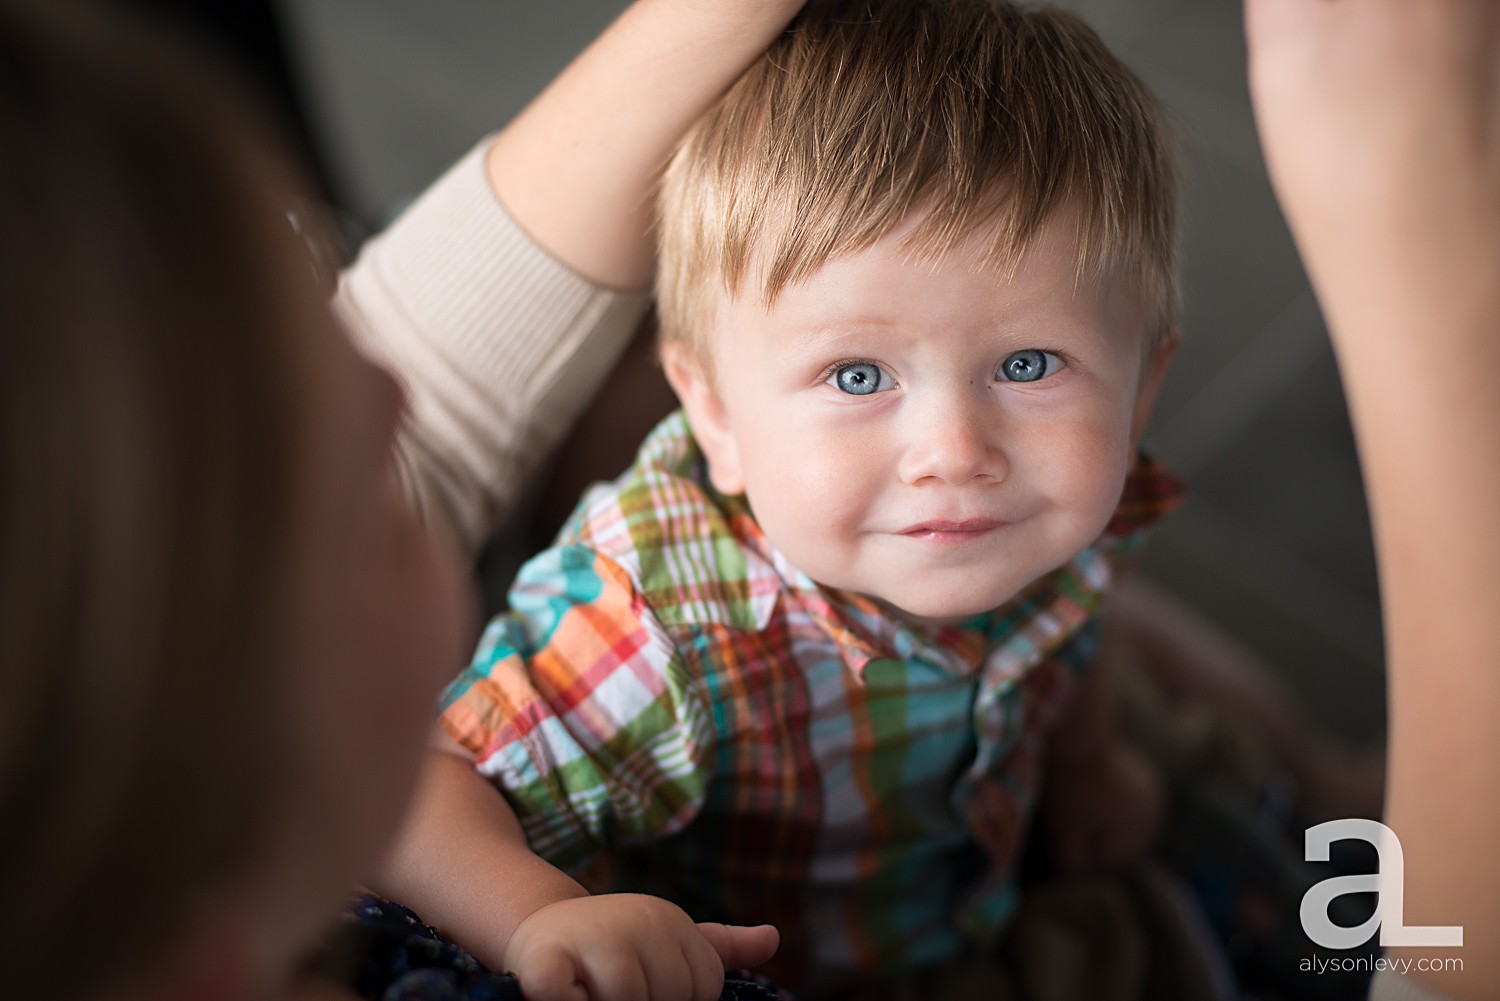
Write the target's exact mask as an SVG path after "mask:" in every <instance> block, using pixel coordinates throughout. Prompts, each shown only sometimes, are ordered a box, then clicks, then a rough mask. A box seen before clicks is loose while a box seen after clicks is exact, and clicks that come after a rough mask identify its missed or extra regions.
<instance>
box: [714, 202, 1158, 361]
mask: <svg viewBox="0 0 1500 1001" xmlns="http://www.w3.org/2000/svg"><path fill="white" fill-rule="evenodd" d="M922 221H923V219H922V217H921V216H916V215H914V216H912V217H908V218H907V219H905V220H903V221H902V223H901V224H900V225H898V226H897V227H896V228H894V229H893V230H892V231H891V232H889V233H887V234H885V235H884V236H882V237H880V238H879V239H877V240H876V241H875V242H874V243H873V244H871V245H870V246H868V247H865V248H864V249H861V250H858V251H855V252H854V253H850V254H846V255H843V256H840V257H836V258H834V259H832V260H829V261H827V262H825V263H824V264H823V265H822V266H820V267H818V268H817V269H816V270H814V271H813V272H812V273H811V274H810V275H808V276H807V277H806V278H804V279H802V280H799V281H796V282H791V283H788V284H787V285H786V286H785V287H783V288H781V289H780V290H779V291H777V292H776V293H775V294H774V296H770V295H766V296H763V295H761V294H760V292H759V290H760V289H761V288H764V276H765V272H764V269H765V267H766V266H767V265H766V256H767V255H768V253H769V249H768V244H769V243H770V242H771V241H769V240H762V241H761V243H760V245H758V246H757V249H756V253H755V255H754V257H753V258H752V279H751V281H749V282H747V283H746V286H747V287H746V288H743V289H741V290H740V291H739V292H738V293H732V292H729V291H725V290H722V289H721V290H720V292H719V296H718V300H719V301H718V303H717V308H716V314H717V319H718V322H717V323H716V324H715V327H716V328H719V329H721V330H723V329H729V328H733V327H736V326H742V325H743V324H744V322H745V321H746V320H750V321H752V322H755V321H766V322H770V323H771V324H773V325H787V326H790V327H793V328H796V329H800V330H804V331H807V330H815V329H818V328H819V327H822V326H832V327H841V328H842V327H847V326H850V325H854V326H858V327H861V328H868V329H872V330H874V329H880V328H882V327H891V328H909V327H913V326H915V327H917V328H921V327H924V326H925V327H932V326H942V327H954V326H957V327H964V328H966V327H970V326H983V327H985V328H986V329H1004V328H1010V327H1014V328H1018V329H1028V328H1029V329H1035V330H1037V331H1038V332H1041V331H1047V332H1050V333H1055V334H1060V333H1064V332H1066V331H1067V330H1070V329H1075V328H1076V330H1077V332H1079V333H1083V332H1089V331H1093V332H1100V331H1101V329H1102V328H1105V327H1107V328H1108V329H1109V331H1111V332H1116V333H1118V334H1119V335H1120V336H1126V335H1128V334H1131V333H1135V334H1140V333H1141V330H1142V327H1143V323H1142V309H1141V296H1140V294H1139V289H1138V288H1137V284H1136V283H1135V282H1133V281H1130V280H1128V279H1127V278H1126V277H1125V274H1124V271H1123V269H1121V268H1118V267H1104V268H1101V267H1088V266H1085V264H1084V263H1083V255H1082V249H1081V246H1080V239H1079V235H1078V234H1079V227H1078V224H1077V217H1076V214H1075V213H1072V212H1060V213H1056V214H1054V216H1053V217H1052V218H1051V219H1049V220H1048V221H1047V222H1045V223H1043V224H1042V225H1041V226H1040V227H1039V228H1038V229H1037V231H1036V234H1035V236H1034V237H1033V238H1032V240H1031V241H1030V242H1029V243H1028V244H1027V245H1026V246H1025V247H1024V248H1022V249H1021V250H1020V251H1019V252H997V249H996V245H997V235H996V232H995V230H994V229H993V227H977V228H975V229H973V230H972V231H971V232H969V233H967V234H964V235H962V236H961V237H959V238H957V239H955V240H952V241H949V242H948V243H947V245H942V244H939V243H937V242H936V241H934V240H932V239H930V238H928V236H929V234H927V233H926V232H924V230H923V228H922V225H921V224H922Z"/></svg>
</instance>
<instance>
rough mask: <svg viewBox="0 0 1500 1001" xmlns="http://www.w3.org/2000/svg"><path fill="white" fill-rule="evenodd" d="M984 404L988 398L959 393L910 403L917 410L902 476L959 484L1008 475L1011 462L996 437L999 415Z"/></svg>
mask: <svg viewBox="0 0 1500 1001" xmlns="http://www.w3.org/2000/svg"><path fill="white" fill-rule="evenodd" d="M916 402H917V401H911V403H916ZM911 403H909V404H908V405H909V406H911ZM983 404H984V401H983V400H977V399H976V400H969V399H964V398H960V397H958V395H957V394H955V396H954V397H950V398H947V399H934V400H929V401H924V402H923V403H922V404H921V405H919V406H911V409H912V410H914V411H916V412H915V413H912V414H911V415H910V416H911V418H912V420H911V425H910V427H909V435H908V439H907V445H906V449H905V451H904V453H903V455H902V461H901V467H900V475H901V479H902V480H903V481H904V482H906V483H911V484H919V483H922V482H923V481H931V482H934V483H949V484H955V485H957V484H965V483H970V482H973V481H975V480H982V481H991V482H998V481H1000V480H1003V479H1004V478H1005V477H1006V475H1007V473H1009V471H1010V467H1009V464H1008V463H1007V462H1006V459H1005V454H1004V452H1003V450H1002V449H1001V448H1000V447H999V444H998V442H997V441H996V440H995V433H994V428H993V422H994V415H993V414H992V413H990V412H989V411H988V410H987V408H986V407H985V406H984V405H983Z"/></svg>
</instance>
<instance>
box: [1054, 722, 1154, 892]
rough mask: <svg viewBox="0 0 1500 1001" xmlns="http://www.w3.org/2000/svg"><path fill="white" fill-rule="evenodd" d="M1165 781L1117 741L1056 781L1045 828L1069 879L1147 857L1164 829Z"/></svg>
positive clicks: (1058, 863)
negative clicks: (1162, 827)
mask: <svg viewBox="0 0 1500 1001" xmlns="http://www.w3.org/2000/svg"><path fill="white" fill-rule="evenodd" d="M1165 800H1166V795H1165V792H1164V790H1163V786H1162V780H1161V776H1160V775H1159V774H1158V773H1157V771H1156V769H1155V767H1154V766H1152V765H1151V763H1150V762H1148V761H1147V760H1146V759H1145V758H1143V757H1142V756H1141V754H1140V752H1139V751H1137V750H1135V749H1134V748H1133V747H1131V746H1130V745H1128V744H1125V743H1123V742H1121V741H1111V742H1110V743H1108V744H1106V745H1104V746H1102V747H1101V748H1100V749H1099V750H1098V751H1097V752H1096V753H1093V754H1090V755H1088V756H1087V757H1083V758H1079V759H1078V760H1076V761H1074V762H1070V763H1069V764H1068V766H1067V768H1066V769H1065V770H1063V771H1061V772H1059V773H1058V774H1056V775H1055V776H1054V778H1053V784H1052V787H1051V788H1049V789H1048V790H1047V793H1046V800H1045V802H1044V804H1043V816H1042V823H1043V829H1044V833H1045V835H1046V837H1047V838H1048V841H1049V847H1050V849H1051V854H1052V859H1053V862H1054V864H1055V865H1056V867H1057V869H1058V871H1059V872H1061V873H1063V874H1064V875H1070V876H1071V875H1079V874H1082V873H1087V872H1094V871H1098V870H1104V869H1116V868H1119V867H1121V866H1124V865H1128V864H1130V863H1132V862H1136V861H1138V860H1140V859H1142V858H1144V857H1145V855H1146V853H1147V852H1148V851H1149V850H1150V848H1151V845H1152V844H1153V843H1154V842H1155V840H1156V835H1157V833H1158V832H1159V831H1160V829H1161V824H1162V815H1163V813H1164V810H1165Z"/></svg>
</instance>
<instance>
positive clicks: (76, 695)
mask: <svg viewBox="0 0 1500 1001" xmlns="http://www.w3.org/2000/svg"><path fill="white" fill-rule="evenodd" d="M231 91H232V88H231V87H229V86H226V85H225V84H223V83H222V82H220V81H218V80H216V79H214V78H213V75H212V74H211V73H210V72H208V71H207V70H206V69H205V68H204V67H202V66H199V65H196V64H194V63H193V62H192V61H191V60H190V59H189V58H188V57H186V56H184V55H182V54H180V53H179V52H177V51H176V50H174V49H173V48H171V47H170V46H168V45H166V44H164V43H161V42H159V41H157V40H155V39H154V38H152V37H150V36H149V35H148V34H146V33H145V32H143V31H141V30H138V29H137V28H136V27H135V26H134V25H132V24H128V23H124V22H122V21H120V20H119V19H118V18H116V17H114V16H113V15H111V14H109V13H108V12H107V11H103V10H99V9H95V8H94V7H92V6H82V5H75V4H71V3H69V4H58V3H51V4H43V3H7V4H3V5H0V134H3V135H5V136H6V137H7V140H6V152H5V155H4V156H3V157H0V218H3V219H4V220H5V224H4V226H3V227H0V316H3V318H4V319H3V322H0V411H3V413H0V664H3V665H4V670H3V672H0V899H3V900H4V901H5V902H6V909H7V911H8V912H9V914H10V915H11V918H12V920H10V921H7V930H6V933H5V935H3V936H0V969H4V970H6V971H7V972H6V989H7V991H8V992H9V991H14V992H15V993H16V996H18V997H49V998H72V997H132V996H151V997H173V996H181V997H189V996H194V997H196V996H210V991H212V995H213V996H237V995H239V994H247V995H248V994H251V993H254V992H258V991H262V990H265V989H267V988H268V987H270V986H271V985H272V983H273V982H274V980H275V978H277V977H278V976H280V975H282V974H283V973H284V972H285V970H286V969H287V968H288V966H289V965H290V962H291V959H292V957H293V955H294V953H295V951H296V950H297V949H298V948H300V947H301V945H302V943H304V942H305V941H306V940H307V938H308V936H309V934H310V933H311V931H312V930H313V929H314V928H315V927H316V926H317V924H318V923H319V922H320V921H321V920H323V919H324V918H325V917H326V915H327V913H328V912H329V910H330V909H331V908H332V907H333V906H334V905H335V904H336V902H337V900H338V899H339V897H340V895H341V893H342V892H343V890H344V888H345V887H347V886H348V885H350V884H351V882H352V881H354V880H356V879H357V878H358V877H359V876H361V875H363V874H365V873H366V872H367V871H368V869H369V867H370V865H371V863H372V862H373V860H374V859H375V857H376V855H377V853H378V851H379V850H380V849H381V848H382V847H383V845H384V843H385V841H386V839H387V838H388V837H389V835H390V834H391V832H392V830H393V828H394V826H395V824H396V822H397V820H398V819H399V814H400V810H401V807H402V806H403V805H404V802H405V799H406V796H407V794H408V792H409V790H410V787H411V784H412V781H413V779H414V776H415V770H416V766H417V761H418V759H419V752H420V745H421V741H422V734H423V732H424V729H425V724H426V721H427V720H428V718H429V716H430V706H431V696H432V694H433V693H434V692H435V690H436V688H437V685H438V684H439V683H440V682H441V681H442V680H445V678H444V677H440V676H438V675H436V674H434V673H433V672H434V671H446V670H447V669H448V668H449V667H451V665H452V664H453V663H456V662H457V661H456V659H455V658H457V657H458V656H459V654H460V651H459V648H458V642H459V633H460V627H459V622H460V614H459V611H458V609H459V605H460V602H459V592H458V586H459V585H458V583H457V575H456V573H455V571H454V567H453V565H452V561H451V559H450V558H449V557H448V555H447V554H446V551H445V550H443V549H442V548H441V547H439V546H438V545H436V544H435V543H434V541H433V540H432V539H431V538H430V537H429V535H428V534H427V532H426V530H425V529H424V528H423V527H422V526H421V525H420V524H418V522H417V521H416V520H415V518H414V516H413V515H412V514H411V513H410V512H409V510H408V509H407V507H406V505H405V504H404V503H403V501H402V499H401V497H400V495H399V494H398V492H397V489H396V485H395V477H394V473H393V470H392V469H391V466H390V463H391V440H392V435H393V433H394V429H395V426H396V420H397V417H398V414H399V409H400V395H399V393H398V392H397V390H396V388H395V385H394V383H393V382H392V381H391V379H390V377H389V376H388V375H386V374H385V373H384V372H382V371H380V370H379V369H377V368H375V367H374V366H372V365H370V364H369V363H367V362H366V361H364V360H363V359H362V358H361V357H360V356H359V355H357V354H356V353H355V351H354V350H353V348H352V347H351V346H350V345H349V343H348V341H347V340H346V339H345V338H344V336H343V335H342V333H341V332H340V331H339V329H338V327H337V324H336V323H335V322H334V320H333V318H332V316H331V314H330V312H329V310H328V308H327V305H326V302H325V297H324V292H323V290H322V289H320V288H319V285H318V282H317V281H316V279H315V276H314V273H313V267H312V265H311V263H310V260H309V256H308V253H307V250H306V247H305V245H304V244H303V242H302V241H301V240H299V239H298V237H297V236H296V235H295V234H294V232H293V228H292V226H290V225H289V222H288V209H289V207H290V206H291V205H292V204H293V203H294V201H295V199H296V197H297V195H296V192H297V191H298V188H299V185H298V184H297V182H296V181H295V179H294V177H293V173H292V172H291V171H289V170H288V169H287V167H286V166H285V164H284V162H283V160H282V158H281V157H280V156H279V155H278V154H277V153H275V152H273V151H272V146H273V144H272V143H270V142H268V141H266V139H265V138H264V130H262V129H260V128H259V127H258V126H257V125H256V124H255V122H254V116H253V115H252V114H249V113H247V111H246V109H245V107H244V105H243V102H242V101H240V100H239V99H237V97H235V96H234V95H233V94H232V93H231Z"/></svg>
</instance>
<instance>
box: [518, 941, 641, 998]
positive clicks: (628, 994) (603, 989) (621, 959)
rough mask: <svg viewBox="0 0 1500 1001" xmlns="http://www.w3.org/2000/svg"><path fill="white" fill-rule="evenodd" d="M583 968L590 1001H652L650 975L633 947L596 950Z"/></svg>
mask: <svg viewBox="0 0 1500 1001" xmlns="http://www.w3.org/2000/svg"><path fill="white" fill-rule="evenodd" d="M580 966H581V968H582V969H581V973H582V978H583V983H584V986H585V987H587V988H588V997H589V1001H651V990H650V987H649V985H648V984H647V982H646V971H645V969H644V968H643V967H642V965H641V957H640V956H639V955H638V954H637V952H636V950H635V949H634V948H632V947H629V946H623V947H617V948H607V947H604V946H602V945H601V946H596V947H595V948H594V949H593V950H591V951H590V952H589V953H588V954H587V955H586V956H584V957H581V962H580ZM527 1001H531V998H530V995H527Z"/></svg>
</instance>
